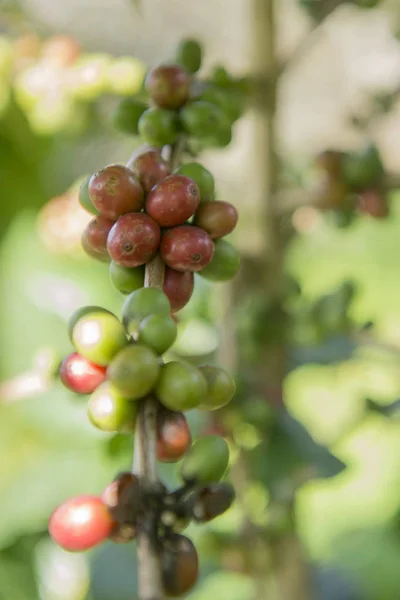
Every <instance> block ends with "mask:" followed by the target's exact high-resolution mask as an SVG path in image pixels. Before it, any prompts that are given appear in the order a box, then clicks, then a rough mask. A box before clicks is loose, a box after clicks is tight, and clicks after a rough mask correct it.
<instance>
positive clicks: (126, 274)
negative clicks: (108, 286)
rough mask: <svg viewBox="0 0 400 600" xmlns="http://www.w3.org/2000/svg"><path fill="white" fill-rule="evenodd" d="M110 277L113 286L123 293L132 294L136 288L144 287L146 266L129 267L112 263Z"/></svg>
mask: <svg viewBox="0 0 400 600" xmlns="http://www.w3.org/2000/svg"><path fill="white" fill-rule="evenodd" d="M110 279H111V283H112V284H113V286H114V287H115V288H116V289H117V290H118V291H119V292H121V294H131V293H132V292H134V291H135V290H138V289H139V288H141V287H143V283H144V267H136V268H131V269H130V268H128V267H122V266H121V265H117V263H115V262H113V261H112V262H111V263H110Z"/></svg>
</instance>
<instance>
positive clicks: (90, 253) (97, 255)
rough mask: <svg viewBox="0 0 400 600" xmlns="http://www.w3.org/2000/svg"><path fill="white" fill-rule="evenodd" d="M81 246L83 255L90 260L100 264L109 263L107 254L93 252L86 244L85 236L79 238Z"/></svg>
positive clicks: (97, 251)
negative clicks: (97, 261)
mask: <svg viewBox="0 0 400 600" xmlns="http://www.w3.org/2000/svg"><path fill="white" fill-rule="evenodd" d="M81 246H82V249H83V251H84V252H85V254H87V255H88V256H90V258H94V259H95V260H99V261H100V262H104V263H109V262H110V255H109V254H108V252H104V251H99V250H95V249H94V248H93V247H92V246H90V245H89V244H88V241H87V238H86V236H85V235H82V237H81Z"/></svg>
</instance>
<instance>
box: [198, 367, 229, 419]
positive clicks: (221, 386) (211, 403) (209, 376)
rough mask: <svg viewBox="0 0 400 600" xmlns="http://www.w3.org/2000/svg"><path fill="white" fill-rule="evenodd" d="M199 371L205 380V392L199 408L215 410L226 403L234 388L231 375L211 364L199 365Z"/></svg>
mask: <svg viewBox="0 0 400 600" xmlns="http://www.w3.org/2000/svg"><path fill="white" fill-rule="evenodd" d="M200 371H201V373H202V375H203V376H204V377H205V380H206V381H207V394H206V398H205V400H204V402H202V403H201V405H200V406H199V408H201V409H202V410H216V409H217V408H222V406H225V405H226V404H228V402H230V401H231V400H232V398H233V395H234V393H235V390H236V386H235V382H234V380H233V378H232V377H231V375H229V373H227V372H226V371H224V369H221V368H220V367H213V366H211V365H207V366H205V367H200Z"/></svg>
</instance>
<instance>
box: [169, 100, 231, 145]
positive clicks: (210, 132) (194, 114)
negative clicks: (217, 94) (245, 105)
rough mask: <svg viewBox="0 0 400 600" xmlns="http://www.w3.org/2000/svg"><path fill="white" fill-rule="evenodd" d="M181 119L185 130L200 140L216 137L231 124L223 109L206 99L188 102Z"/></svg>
mask: <svg viewBox="0 0 400 600" xmlns="http://www.w3.org/2000/svg"><path fill="white" fill-rule="evenodd" d="M180 119H181V122H182V125H183V127H184V129H185V131H187V133H189V135H191V136H193V137H195V138H198V139H200V140H207V139H209V138H214V137H215V136H216V134H217V133H218V132H220V131H222V130H223V129H224V128H225V127H226V125H228V126H229V121H228V120H227V118H226V116H225V114H224V112H223V110H221V108H220V107H219V106H216V105H215V104H211V102H205V101H204V100H197V101H195V102H190V103H189V104H187V105H186V106H185V107H184V108H183V109H182V110H181V113H180Z"/></svg>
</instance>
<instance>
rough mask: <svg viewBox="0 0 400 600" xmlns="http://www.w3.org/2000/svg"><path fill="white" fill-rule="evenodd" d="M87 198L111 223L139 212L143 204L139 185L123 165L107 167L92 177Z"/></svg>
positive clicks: (142, 195)
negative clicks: (128, 214)
mask: <svg viewBox="0 0 400 600" xmlns="http://www.w3.org/2000/svg"><path fill="white" fill-rule="evenodd" d="M89 196H90V199H91V200H92V202H93V206H95V207H96V208H97V210H98V211H99V212H100V214H102V215H103V216H104V217H107V218H108V219H111V220H112V221H116V220H117V219H118V217H120V216H121V215H124V214H126V213H130V212H135V211H140V210H141V209H142V208H143V204H144V194H143V189H142V187H141V185H140V183H139V182H138V181H137V179H136V178H135V176H134V174H133V173H132V171H131V170H130V169H128V168H127V167H124V166H123V165H109V166H108V167H104V169H101V170H100V171H97V173H95V174H94V175H92V177H91V178H90V180H89Z"/></svg>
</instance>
